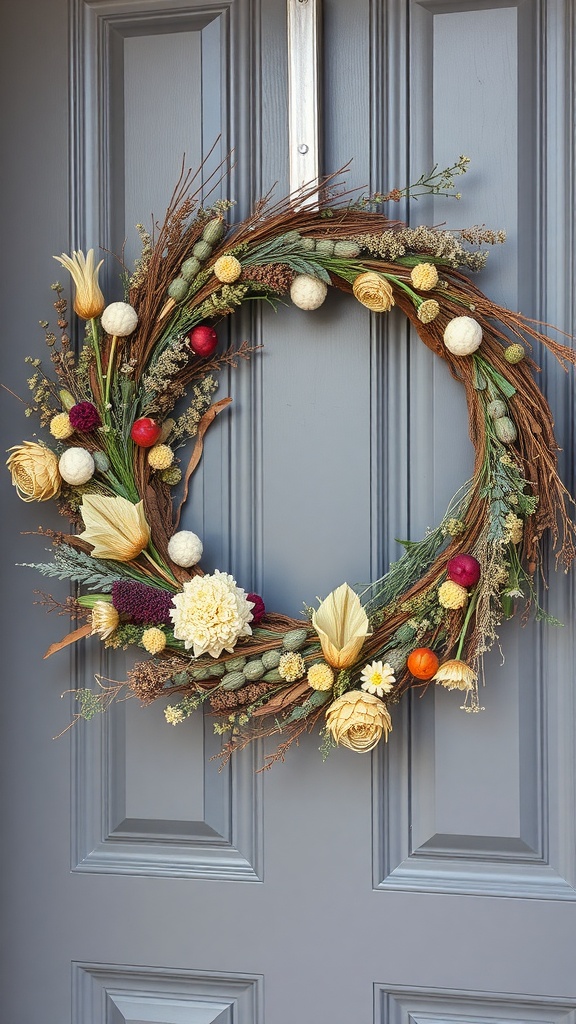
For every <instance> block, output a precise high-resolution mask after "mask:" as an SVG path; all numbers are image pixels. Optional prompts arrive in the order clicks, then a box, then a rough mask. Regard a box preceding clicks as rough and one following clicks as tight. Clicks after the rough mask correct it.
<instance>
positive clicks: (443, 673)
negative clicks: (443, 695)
mask: <svg viewBox="0 0 576 1024" xmlns="http://www.w3.org/2000/svg"><path fill="white" fill-rule="evenodd" d="M477 678H478V677H477V675H476V673H475V671H474V669H472V668H470V666H469V665H467V664H466V662H465V661H460V659H459V658H452V659H451V660H450V661H445V662H444V664H443V665H440V668H439V669H438V671H437V672H436V675H435V676H433V677H432V682H434V683H440V684H441V686H445V687H446V689H447V690H471V689H472V688H473V686H474V684H475V682H476V680H477Z"/></svg>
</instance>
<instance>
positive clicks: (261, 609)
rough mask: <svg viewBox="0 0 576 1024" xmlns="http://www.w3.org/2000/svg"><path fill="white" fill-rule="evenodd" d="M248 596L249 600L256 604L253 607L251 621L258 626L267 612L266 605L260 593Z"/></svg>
mask: <svg viewBox="0 0 576 1024" xmlns="http://www.w3.org/2000/svg"><path fill="white" fill-rule="evenodd" d="M247 598H248V600H249V601H252V604H253V605H254V607H253V609H252V619H251V623H252V625H253V626H257V625H258V623H259V622H261V621H262V619H263V618H264V616H265V614H266V606H265V605H264V601H263V600H262V598H261V597H260V595H259V594H248V595H247Z"/></svg>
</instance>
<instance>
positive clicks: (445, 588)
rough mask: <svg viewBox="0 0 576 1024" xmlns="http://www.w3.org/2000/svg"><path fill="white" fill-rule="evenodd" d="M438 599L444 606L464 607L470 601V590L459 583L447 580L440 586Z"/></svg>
mask: <svg viewBox="0 0 576 1024" xmlns="http://www.w3.org/2000/svg"><path fill="white" fill-rule="evenodd" d="M438 601H439V603H440V604H441V605H442V607H443V608H463V607H464V605H465V604H466V602H467V601H468V591H467V590H466V588H465V587H461V586H460V584H459V583H454V582H453V581H452V580H446V582H445V583H443V584H442V586H441V587H438Z"/></svg>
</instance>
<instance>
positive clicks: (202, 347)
mask: <svg viewBox="0 0 576 1024" xmlns="http://www.w3.org/2000/svg"><path fill="white" fill-rule="evenodd" d="M188 341H189V342H190V348H191V349H192V351H193V352H195V353H196V355H197V356H203V357H204V358H205V357H206V356H211V355H212V353H213V351H214V349H215V348H216V346H217V344H218V335H217V334H216V331H215V330H214V328H213V327H208V326H207V325H206V324H200V325H199V326H198V327H193V328H192V330H191V331H190V334H189V335H188Z"/></svg>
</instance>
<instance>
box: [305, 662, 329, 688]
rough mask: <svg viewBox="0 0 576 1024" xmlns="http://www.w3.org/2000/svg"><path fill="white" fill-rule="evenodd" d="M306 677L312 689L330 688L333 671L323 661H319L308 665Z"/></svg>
mask: <svg viewBox="0 0 576 1024" xmlns="http://www.w3.org/2000/svg"><path fill="white" fill-rule="evenodd" d="M307 679H308V682H309V683H310V686H311V687H312V689H313V690H331V689H332V686H333V684H334V672H333V670H332V669H331V668H330V665H327V664H326V662H325V661H319V662H317V664H316V665H310V668H309V669H308V676H307Z"/></svg>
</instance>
